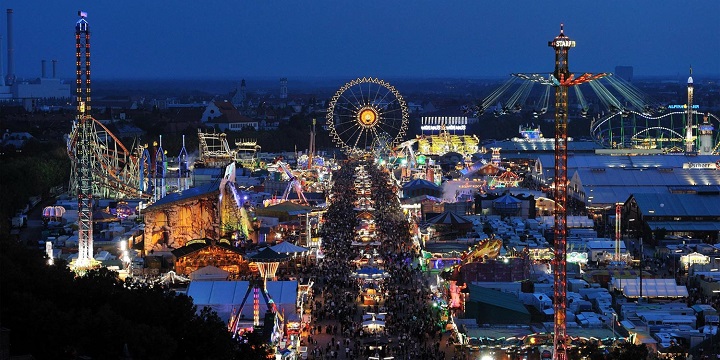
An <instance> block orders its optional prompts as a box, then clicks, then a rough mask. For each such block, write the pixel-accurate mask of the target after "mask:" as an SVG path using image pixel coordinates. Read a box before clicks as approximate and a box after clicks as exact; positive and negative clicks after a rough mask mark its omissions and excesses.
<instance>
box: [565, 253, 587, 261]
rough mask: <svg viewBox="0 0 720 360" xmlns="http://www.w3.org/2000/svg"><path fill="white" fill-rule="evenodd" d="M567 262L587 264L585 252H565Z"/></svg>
mask: <svg viewBox="0 0 720 360" xmlns="http://www.w3.org/2000/svg"><path fill="white" fill-rule="evenodd" d="M567 262H569V263H576V264H587V262H588V255H587V253H579V252H571V253H569V254H567Z"/></svg>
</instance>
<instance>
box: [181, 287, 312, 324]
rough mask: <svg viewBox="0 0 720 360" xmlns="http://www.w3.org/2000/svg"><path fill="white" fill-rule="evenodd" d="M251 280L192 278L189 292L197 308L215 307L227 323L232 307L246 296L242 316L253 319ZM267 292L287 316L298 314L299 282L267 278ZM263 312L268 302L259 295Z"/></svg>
mask: <svg viewBox="0 0 720 360" xmlns="http://www.w3.org/2000/svg"><path fill="white" fill-rule="evenodd" d="M250 286H251V285H250V282H249V281H191V282H190V285H189V286H188V290H187V295H188V296H189V297H190V298H192V301H193V304H194V305H195V306H197V309H198V311H200V309H202V308H203V307H205V306H208V307H210V308H211V309H212V310H215V311H216V312H217V313H218V316H220V319H222V320H223V321H225V322H227V321H228V320H229V319H230V315H231V313H232V311H233V309H239V308H240V304H242V302H243V299H244V298H245V295H246V294H247V299H246V300H245V305H244V306H243V308H242V312H241V316H242V317H244V318H245V319H252V318H253V290H252V288H251V289H250V293H249V294H248V287H250ZM266 286H267V292H268V294H269V297H270V298H271V299H272V301H273V302H274V303H275V305H276V306H277V308H278V312H280V313H281V314H282V313H285V316H297V314H296V312H297V311H296V301H297V295H298V283H297V281H268V282H267V285H266ZM259 310H260V314H261V315H262V314H265V312H266V311H267V304H265V300H264V299H262V295H261V296H260V309H259Z"/></svg>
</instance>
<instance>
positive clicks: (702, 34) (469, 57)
mask: <svg viewBox="0 0 720 360" xmlns="http://www.w3.org/2000/svg"><path fill="white" fill-rule="evenodd" d="M40 2H42V3H44V5H43V6H37V4H35V5H30V4H27V3H25V2H19V1H9V2H7V3H6V7H7V8H8V9H10V8H12V9H13V10H14V14H13V17H14V18H13V22H14V26H13V32H14V35H13V38H14V57H15V74H16V76H17V77H18V78H25V79H33V78H37V77H38V76H40V62H41V60H47V63H48V65H47V66H48V68H49V66H50V65H49V64H50V61H51V60H58V64H57V69H58V71H57V73H58V77H60V78H66V79H71V78H73V75H74V46H73V45H74V44H73V43H74V39H73V32H74V31H73V24H74V22H75V21H77V19H78V16H77V11H78V10H83V11H86V12H87V13H88V22H89V24H90V31H91V36H92V38H91V46H92V59H93V64H92V70H93V78H94V79H100V80H143V79H146V80H153V79H158V80H173V79H178V80H181V79H188V80H199V79H205V80H226V79H238V80H239V79H242V78H246V79H252V78H268V79H271V78H274V77H289V78H297V79H312V78H320V79H333V78H355V77H363V76H373V77H383V78H396V79H447V78H460V79H492V78H502V77H505V76H508V75H509V74H510V73H515V72H537V73H549V72H551V71H552V67H553V60H554V54H553V51H552V49H550V48H549V47H548V46H547V42H548V41H550V40H552V38H553V37H554V36H556V35H557V34H558V33H559V30H560V23H564V24H565V34H566V35H568V36H569V37H570V38H571V39H573V40H576V41H577V48H575V49H573V50H571V52H570V70H571V71H573V72H586V71H588V72H613V71H614V68H615V66H633V68H634V72H635V76H636V77H639V78H643V77H670V78H671V77H677V76H680V77H684V76H686V75H687V74H688V73H689V68H690V66H692V67H693V69H694V74H695V75H696V76H697V77H699V78H702V77H707V78H714V77H717V76H720V58H718V57H717V56H714V55H713V54H715V55H717V54H720V32H717V31H715V29H713V28H712V24H713V22H712V20H713V14H717V13H718V12H720V2H716V1H713V0H703V1H698V2H693V3H689V4H679V3H673V2H660V3H657V2H653V1H649V0H641V1H637V2H633V3H623V2H619V1H609V2H606V3H602V4H595V3H593V4H567V5H565V6H564V7H565V9H564V10H562V11H557V12H550V13H548V12H547V9H548V8H552V6H548V5H547V4H536V3H530V4H523V5H524V6H522V7H520V6H517V5H516V4H474V3H471V4H444V3H443V4H436V3H432V2H428V1H420V2H406V1H400V2H397V3H391V4H385V3H382V2H379V1H370V2H365V3H363V4H355V3H349V4H338V3H335V2H329V1H319V2H316V3H313V4H310V5H308V4H296V3H283V4H265V3H263V4H226V3H223V2H218V1H214V2H209V3H207V4H203V8H200V10H201V11H198V9H199V8H198V7H196V6H194V5H195V4H194V3H190V2H188V1H185V0H181V1H179V2H178V3H176V5H175V6H173V7H163V6H162V5H161V4H142V5H140V4H129V5H128V4H126V3H124V4H119V3H114V2H110V1H106V0H100V1H97V2H93V3H88V4H82V5H79V6H78V5H77V4H76V5H72V6H68V5H67V4H62V3H55V2H49V1H40ZM556 4H560V2H559V1H553V2H552V3H551V5H556ZM248 14H255V15H248ZM496 14H507V16H499V15H497V16H496ZM638 14H640V15H638ZM409 15H412V16H409ZM476 15H477V16H476ZM483 15H488V16H483ZM0 18H1V19H0V34H2V35H3V41H2V47H1V49H2V51H1V52H0V57H2V65H3V74H6V70H5V69H6V68H7V66H8V59H7V47H8V42H7V41H8V39H7V24H6V21H7V20H6V18H5V16H2V17H0ZM129 19H133V20H132V21H131V20H129ZM133 23H134V24H136V25H137V26H128V25H129V24H133ZM178 24H181V25H178ZM668 25H670V26H668ZM649 34H652V35H653V36H652V37H650V36H649ZM448 39H451V40H452V41H449V40H448ZM202 54H210V55H207V56H204V55H202ZM248 54H251V55H249V56H248ZM48 70H49V69H48ZM48 73H50V72H49V71H48Z"/></svg>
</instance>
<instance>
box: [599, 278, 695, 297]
mask: <svg viewBox="0 0 720 360" xmlns="http://www.w3.org/2000/svg"><path fill="white" fill-rule="evenodd" d="M612 284H613V287H614V288H616V289H620V290H621V291H622V292H623V294H624V295H625V296H627V297H631V298H636V297H640V278H635V279H613V282H612ZM642 285H643V288H642V289H643V291H642V296H643V297H648V298H653V297H665V298H677V297H686V296H688V291H687V287H685V286H681V285H678V284H677V283H676V282H675V279H643V281H642Z"/></svg>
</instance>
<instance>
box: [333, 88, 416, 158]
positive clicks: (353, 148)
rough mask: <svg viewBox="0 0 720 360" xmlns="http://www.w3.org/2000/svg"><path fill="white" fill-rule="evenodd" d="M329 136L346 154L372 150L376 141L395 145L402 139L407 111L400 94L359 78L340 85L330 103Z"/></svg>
mask: <svg viewBox="0 0 720 360" xmlns="http://www.w3.org/2000/svg"><path fill="white" fill-rule="evenodd" d="M327 124H328V129H329V130H330V136H331V137H332V139H333V142H335V143H336V144H337V146H338V147H340V148H342V149H343V150H344V151H345V152H348V153H358V152H361V153H365V152H372V151H373V144H377V143H378V141H382V142H387V140H385V138H387V139H389V144H388V145H396V144H398V143H399V142H401V141H402V139H403V136H405V130H407V125H408V109H407V105H406V104H405V100H404V99H403V98H402V96H401V95H400V93H399V92H398V91H397V90H396V89H395V87H393V86H392V85H390V84H388V83H387V82H385V81H384V80H379V79H377V78H358V79H355V80H352V81H350V82H348V83H346V84H345V85H343V86H342V87H341V88H340V89H339V90H338V91H337V92H336V93H335V96H333V97H332V99H331V100H330V106H329V108H328V112H327Z"/></svg>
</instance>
